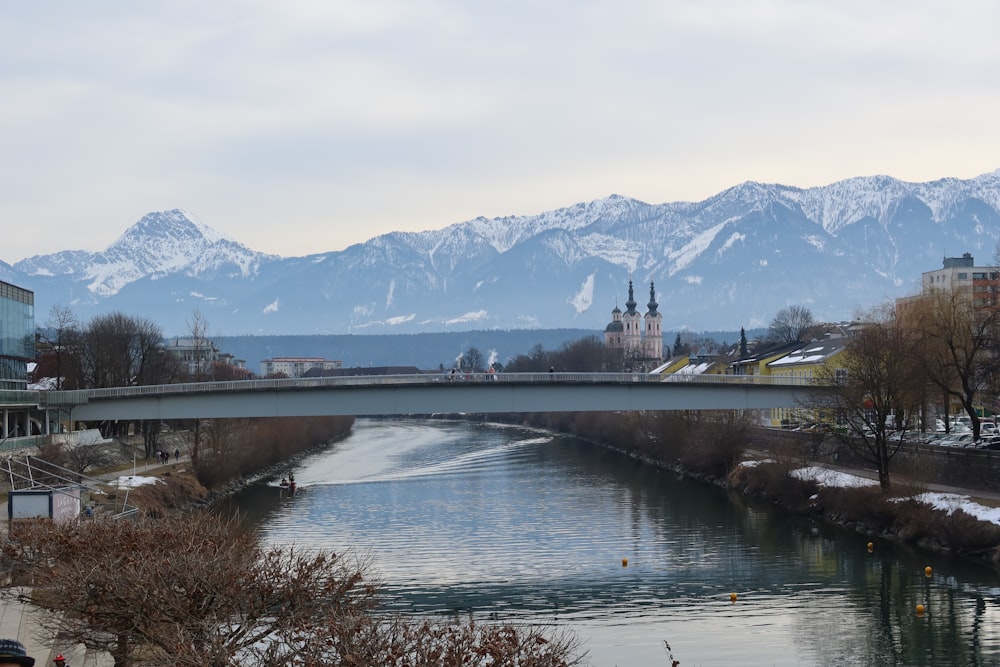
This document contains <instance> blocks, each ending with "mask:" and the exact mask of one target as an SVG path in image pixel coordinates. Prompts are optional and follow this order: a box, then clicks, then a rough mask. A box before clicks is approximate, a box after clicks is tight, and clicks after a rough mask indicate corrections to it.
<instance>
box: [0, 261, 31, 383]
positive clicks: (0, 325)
mask: <svg viewBox="0 0 1000 667" xmlns="http://www.w3.org/2000/svg"><path fill="white" fill-rule="evenodd" d="M34 358H35V293H34V292H31V291H29V290H26V289H23V288H21V287H17V286H16V285H11V284H10V283H5V282H3V281H2V280H0V389H22V390H23V389H26V388H27V386H28V362H30V361H33V360H34Z"/></svg>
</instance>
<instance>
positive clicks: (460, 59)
mask: <svg viewBox="0 0 1000 667" xmlns="http://www.w3.org/2000/svg"><path fill="white" fill-rule="evenodd" d="M2 11H3V21H0V63H2V66H0V221H2V225H3V230H4V239H5V240H4V243H3V244H2V252H0V260H3V261H6V262H8V263H14V262H16V261H18V260H20V259H23V258H26V257H30V256H33V255H38V254H47V253H50V252H58V251H62V250H90V251H100V250H103V249H105V248H106V247H107V246H109V245H110V244H111V243H113V242H114V241H115V240H116V239H117V238H118V237H119V236H120V235H121V234H122V233H124V231H125V230H126V229H127V228H128V227H129V226H131V225H132V224H134V223H135V222H137V221H138V220H139V219H140V218H141V217H142V216H143V215H145V214H146V213H149V212H151V211H160V210H167V209H173V208H180V209H183V210H185V211H188V212H190V213H191V214H193V215H194V216H196V217H197V219H198V220H200V221H201V222H202V223H204V224H206V225H208V226H210V227H212V228H214V229H216V230H218V231H219V232H222V233H223V234H226V235H228V236H230V237H233V238H235V239H236V240H238V241H240V242H241V243H243V244H244V245H246V246H248V247H250V248H252V249H253V250H256V251H259V252H267V253H272V254H277V255H281V256H285V257H293V256H302V255H307V254H311V253H316V252H325V251H334V250H342V249H343V248H346V247H347V246H349V245H351V244H354V243H360V242H364V241H366V240H368V239H370V238H373V237H375V236H377V235H379V234H383V233H388V232H391V231H424V230H430V229H442V228H444V227H446V226H448V225H450V224H454V223H459V222H464V221H466V220H470V219H472V218H475V217H477V216H485V217H489V218H492V217H500V216H507V215H534V214H538V213H542V212H544V211H549V210H553V209H557V208H561V207H565V206H572V205H574V204H576V203H578V202H588V201H592V200H595V199H601V198H604V197H607V196H608V195H611V194H619V195H623V196H626V197H633V198H636V199H639V200H642V201H644V202H647V203H654V204H657V203H665V202H673V201H701V200H703V199H706V198H708V197H710V196H712V195H714V194H716V193H718V192H720V191H722V190H724V189H726V188H728V187H731V186H734V185H736V184H738V183H742V182H744V181H758V182H764V183H781V184H785V185H793V186H799V187H813V186H821V185H826V184H829V183H833V182H835V181H838V180H841V179H845V178H851V177H854V176H869V175H876V174H886V175H889V176H893V177H896V178H899V179H902V180H905V181H913V182H921V181H929V180H935V179H937V178H942V177H957V178H972V177H974V176H978V175H980V174H983V173H987V172H991V171H994V170H996V169H998V168H1000V132H998V131H997V118H998V117H1000V115H998V110H1000V85H997V78H998V74H997V73H998V72H1000V40H997V39H996V35H995V28H996V26H997V25H1000V3H996V2H993V1H992V0H953V1H952V2H942V1H941V0H936V1H930V0H908V1H907V2H902V1H898V0H883V1H881V2H870V1H867V0H866V1H861V0H838V1H837V2H829V1H827V0H699V2H690V1H684V2H680V1H677V0H648V1H646V0H549V1H547V2H537V1H532V2H523V1H522V0H508V1H506V2H503V3H500V2H493V1H491V0H477V1H476V2H467V1H464V0H315V1H306V0H283V1H282V2H280V3H278V2H273V1H272V0H268V1H264V0H239V2H236V1H235V0H212V2H202V1H198V2H195V1H192V0H172V1H171V2H155V1H151V2H134V1H132V0H128V1H124V0H106V1H99V2H86V3H84V2H77V1H75V0H73V1H70V0H52V1H47V2H10V1H8V2H4V3H3V10H2Z"/></svg>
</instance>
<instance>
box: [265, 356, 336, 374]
mask: <svg viewBox="0 0 1000 667" xmlns="http://www.w3.org/2000/svg"><path fill="white" fill-rule="evenodd" d="M341 366H343V362H342V361H339V360H332V359H324V358H322V357H275V358H273V359H264V360H263V361H261V362H260V375H261V377H274V376H277V375H280V376H284V377H290V378H299V377H302V376H303V375H304V374H305V373H306V371H309V370H312V369H314V368H316V369H319V370H333V369H337V368H340V367H341Z"/></svg>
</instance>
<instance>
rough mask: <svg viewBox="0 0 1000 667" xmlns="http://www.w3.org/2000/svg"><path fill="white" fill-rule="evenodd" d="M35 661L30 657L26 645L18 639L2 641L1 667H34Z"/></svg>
mask: <svg viewBox="0 0 1000 667" xmlns="http://www.w3.org/2000/svg"><path fill="white" fill-rule="evenodd" d="M34 665H35V659H34V658H32V657H31V656H30V655H28V652H27V651H26V650H25V649H24V644H22V643H21V642H19V641H17V640H16V639H0V667H34Z"/></svg>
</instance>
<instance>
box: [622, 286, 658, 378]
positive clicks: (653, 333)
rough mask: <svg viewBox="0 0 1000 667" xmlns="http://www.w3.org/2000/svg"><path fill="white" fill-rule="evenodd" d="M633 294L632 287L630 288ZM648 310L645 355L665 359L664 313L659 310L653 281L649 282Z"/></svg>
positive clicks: (644, 342)
mask: <svg viewBox="0 0 1000 667" xmlns="http://www.w3.org/2000/svg"><path fill="white" fill-rule="evenodd" d="M629 294H630V295H631V287H630V288H629ZM646 307H647V308H648V310H647V311H646V315H645V317H644V319H645V320H646V331H645V335H644V336H643V340H642V343H643V347H644V350H643V352H644V355H643V356H645V357H646V358H647V359H655V360H656V361H658V362H659V361H662V360H663V315H662V314H661V313H660V312H659V311H658V310H657V308H658V307H659V304H658V303H656V289H654V287H653V283H652V281H650V283H649V303H648V304H646Z"/></svg>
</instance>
